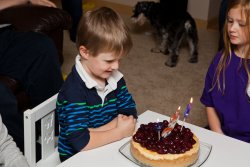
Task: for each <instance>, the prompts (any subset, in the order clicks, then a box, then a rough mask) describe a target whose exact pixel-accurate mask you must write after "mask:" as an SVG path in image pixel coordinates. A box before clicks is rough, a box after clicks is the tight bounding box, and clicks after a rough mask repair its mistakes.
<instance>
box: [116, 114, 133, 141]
mask: <svg viewBox="0 0 250 167" xmlns="http://www.w3.org/2000/svg"><path fill="white" fill-rule="evenodd" d="M117 118H118V119H117V128H118V129H119V130H120V131H121V133H122V136H123V137H128V136H131V135H132V134H133V132H134V130H135V125H136V119H134V117H133V116H132V115H130V116H126V115H121V114H119V115H118V117H117Z"/></svg>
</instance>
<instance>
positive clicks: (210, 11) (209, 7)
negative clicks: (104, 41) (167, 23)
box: [105, 0, 221, 21]
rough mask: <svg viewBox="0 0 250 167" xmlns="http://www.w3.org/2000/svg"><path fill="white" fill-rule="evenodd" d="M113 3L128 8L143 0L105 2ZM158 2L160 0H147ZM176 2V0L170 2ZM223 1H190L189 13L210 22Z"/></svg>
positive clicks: (112, 0) (110, 0)
mask: <svg viewBox="0 0 250 167" xmlns="http://www.w3.org/2000/svg"><path fill="white" fill-rule="evenodd" d="M105 1H109V2H113V3H119V4H123V5H127V6H134V5H135V4H136V3H137V2H138V1H142V0H105ZM145 1H156V2H157V1H158V0H145ZM170 1H174V0H170ZM220 2H221V0H188V11H189V13H190V14H191V15H192V16H193V17H194V18H196V19H200V20H204V21H208V20H209V19H213V18H214V17H217V16H218V12H219V4H220Z"/></svg>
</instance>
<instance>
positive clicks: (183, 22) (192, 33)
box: [132, 1, 198, 67]
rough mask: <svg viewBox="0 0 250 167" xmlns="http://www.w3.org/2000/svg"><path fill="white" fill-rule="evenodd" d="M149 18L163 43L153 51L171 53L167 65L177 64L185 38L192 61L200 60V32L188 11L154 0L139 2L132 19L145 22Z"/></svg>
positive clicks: (136, 21) (139, 22) (138, 22)
mask: <svg viewBox="0 0 250 167" xmlns="http://www.w3.org/2000/svg"><path fill="white" fill-rule="evenodd" d="M145 18H146V19H148V20H149V21H150V23H151V25H152V26H153V27H154V28H155V29H156V31H157V34H158V36H159V37H160V39H161V44H160V45H159V46H158V47H156V48H153V49H151V51H152V52H155V53H159V52H162V53H164V54H170V56H169V58H168V60H167V61H166V63H165V65H167V66H169V67H174V66H176V64H177V62H178V57H179V56H178V50H179V47H180V45H181V43H182V41H183V40H184V39H186V40H187V41H188V44H189V48H190V53H191V57H190V59H189V62H190V63H196V62H198V51H197V45H198V33H197V28H196V24H195V21H194V19H193V18H192V16H191V15H190V14H189V13H188V12H187V11H174V10H173V9H171V6H167V4H165V3H164V4H161V3H158V2H152V1H142V2H138V3H137V4H136V6H135V8H134V11H133V16H132V20H133V22H135V23H137V24H140V25H142V24H144V22H145V20H146V19H145Z"/></svg>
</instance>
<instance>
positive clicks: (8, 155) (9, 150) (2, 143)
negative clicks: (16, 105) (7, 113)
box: [0, 116, 29, 167]
mask: <svg viewBox="0 0 250 167" xmlns="http://www.w3.org/2000/svg"><path fill="white" fill-rule="evenodd" d="M0 164H1V165H3V166H11V167H19V166H22V167H28V166H29V165H28V163H27V161H26V159H25V157H24V156H23V154H22V153H21V151H20V150H19V148H18V147H17V146H16V143H15V142H14V141H13V139H12V137H11V136H10V135H9V134H8V131H7V128H6V127H5V125H4V124H3V123H2V118H1V116H0Z"/></svg>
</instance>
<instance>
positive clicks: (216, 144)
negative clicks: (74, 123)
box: [57, 110, 250, 167]
mask: <svg viewBox="0 0 250 167" xmlns="http://www.w3.org/2000/svg"><path fill="white" fill-rule="evenodd" d="M163 120H168V121H169V120H170V117H169V116H166V115H163V114H160V113H157V112H154V111H150V110H147V111H145V112H144V113H142V114H141V115H139V116H138V120H137V124H136V128H138V127H139V126H140V125H141V124H147V123H149V122H156V121H163ZM178 123H179V124H184V126H185V127H187V128H189V129H190V130H191V131H192V132H193V133H194V134H195V135H196V136H197V137H198V139H199V141H200V154H199V156H200V157H199V159H201V162H200V163H199V164H194V165H192V167H196V166H202V167H222V166H226V167H236V166H237V167H250V144H249V143H246V142H243V141H240V140H237V139H234V138H231V137H228V136H226V135H223V134H219V133H216V132H213V131H211V130H208V129H205V128H203V127H199V126H196V125H194V124H191V123H188V121H185V122H182V121H178ZM130 140H131V137H127V138H124V139H122V140H119V141H117V142H113V143H111V144H107V145H105V146H102V147H98V148H96V149H92V150H88V151H82V152H79V153H77V154H75V155H74V156H72V157H71V158H69V159H67V160H66V161H64V162H63V163H61V164H59V165H58V166H57V167H84V166H86V167H102V166H103V167H139V166H143V165H141V164H139V163H138V162H135V161H134V160H133V159H131V155H128V154H130V153H129V148H128V147H129V141H130Z"/></svg>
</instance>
